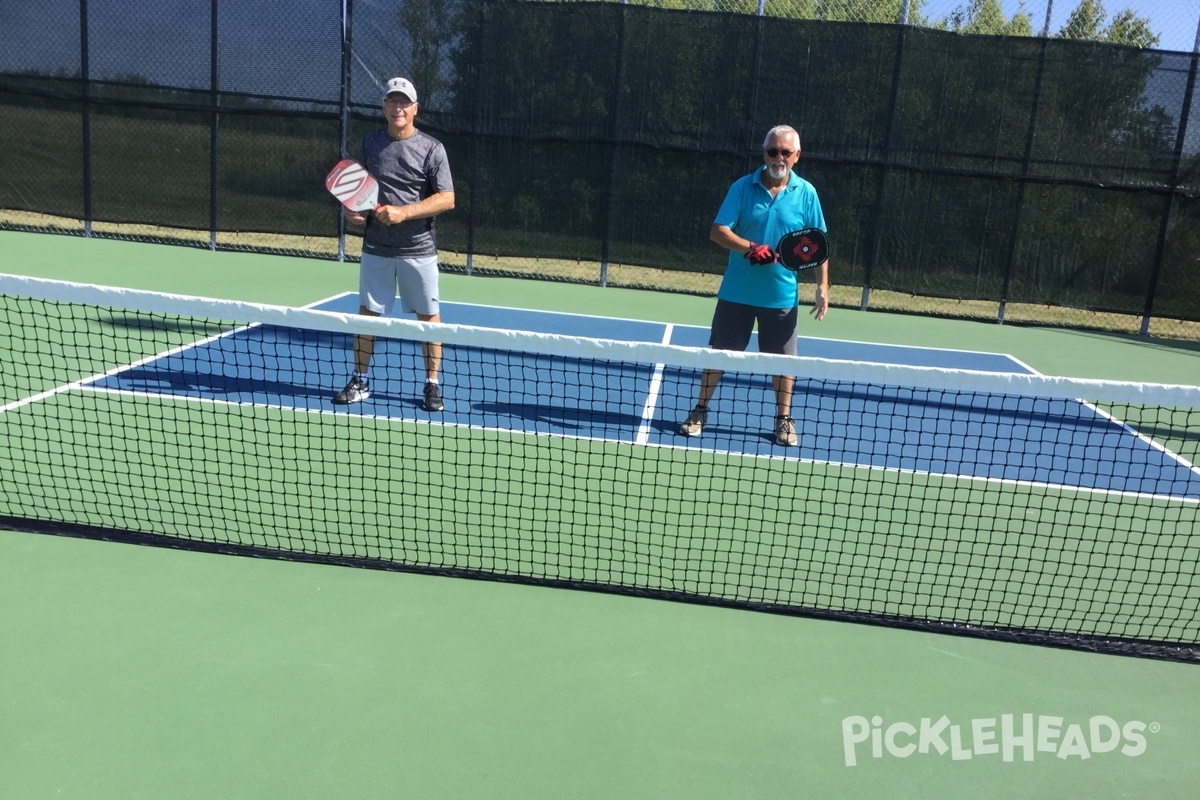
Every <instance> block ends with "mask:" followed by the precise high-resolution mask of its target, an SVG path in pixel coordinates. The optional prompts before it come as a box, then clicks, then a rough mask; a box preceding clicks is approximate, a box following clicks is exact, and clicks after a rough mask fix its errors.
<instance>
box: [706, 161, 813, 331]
mask: <svg viewBox="0 0 1200 800" xmlns="http://www.w3.org/2000/svg"><path fill="white" fill-rule="evenodd" d="M764 169H766V166H765V165H764V166H762V167H759V168H758V169H757V170H755V171H754V172H752V173H751V174H749V175H746V176H745V177H742V178H738V179H737V180H736V181H734V182H733V185H732V186H730V187H729V192H728V194H726V195H725V201H724V202H723V203H721V208H720V210H719V211H717V218H716V219H715V220H713V222H714V224H716V225H725V226H728V227H729V229H730V230H732V231H733V232H734V233H736V234H737V235H738V236H741V237H742V238H745V239H749V240H750V241H752V242H755V243H756V244H766V245H770V246H771V247H776V246H777V245H778V244H779V240H780V239H782V238H783V235H784V234H785V233H790V232H791V231H795V230H800V229H801V228H820V229H821V230H825V215H824V214H822V213H821V201H820V200H819V199H818V198H817V190H816V189H815V188H813V185H812V184H811V183H809V182H808V181H806V180H804V179H803V178H801V177H800V176H799V175H797V174H796V173H794V172H792V173H790V176H789V178H788V183H787V186H785V187H784V188H783V190H782V191H781V192H779V194H777V195H775V197H771V193H770V192H768V191H767V188H766V187H765V186H763V185H762V181H761V180H760V176H761V175H762V171H763V170H764ZM717 297H719V298H721V299H722V300H729V301H731V302H734V303H742V304H744V305H748V306H759V307H760V308H794V307H795V306H796V305H797V304H798V303H799V301H800V293H799V291H798V288H797V273H795V272H792V271H791V270H789V269H787V268H786V267H784V266H782V265H780V264H768V265H765V266H764V265H757V264H751V263H750V259H748V258H746V256H744V255H743V254H742V253H739V252H736V251H734V250H730V251H729V260H728V261H727V262H726V266H725V276H724V277H723V278H722V279H721V288H720V289H718V290H717Z"/></svg>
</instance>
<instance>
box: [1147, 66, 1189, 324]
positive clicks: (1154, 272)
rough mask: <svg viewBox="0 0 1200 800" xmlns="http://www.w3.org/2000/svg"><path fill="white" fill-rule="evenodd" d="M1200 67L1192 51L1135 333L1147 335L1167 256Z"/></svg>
mask: <svg viewBox="0 0 1200 800" xmlns="http://www.w3.org/2000/svg"><path fill="white" fill-rule="evenodd" d="M1197 66H1200V53H1198V52H1197V51H1196V49H1193V51H1192V63H1191V66H1189V67H1188V79H1187V88H1186V89H1184V91H1183V108H1182V109H1181V110H1180V112H1179V129H1178V131H1177V132H1176V134H1175V154H1174V156H1172V159H1171V177H1170V185H1169V186H1168V187H1167V190H1168V194H1167V200H1166V202H1165V203H1163V214H1162V219H1161V220H1160V221H1159V224H1158V239H1157V240H1156V241H1155V243H1154V261H1153V262H1152V266H1151V267H1150V285H1149V286H1147V287H1146V306H1145V308H1144V309H1143V310H1142V326H1141V330H1140V331H1139V334H1140V335H1141V336H1149V335H1150V319H1151V314H1152V312H1153V310H1154V295H1155V293H1156V292H1157V291H1158V280H1159V278H1160V276H1161V275H1162V264H1163V259H1164V258H1166V253H1167V231H1168V230H1169V229H1170V227H1171V216H1172V215H1173V213H1174V211H1175V198H1176V197H1178V196H1179V194H1180V191H1179V177H1180V175H1179V173H1180V169H1181V168H1182V165H1183V147H1184V144H1185V142H1186V140H1187V129H1188V118H1189V117H1190V116H1191V110H1192V96H1193V94H1194V93H1195V91H1196V68H1197Z"/></svg>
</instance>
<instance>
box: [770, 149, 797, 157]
mask: <svg viewBox="0 0 1200 800" xmlns="http://www.w3.org/2000/svg"><path fill="white" fill-rule="evenodd" d="M763 152H764V153H766V154H767V155H769V156H770V157H771V158H774V157H775V156H783V157H784V158H790V157H791V155H792V153H794V152H796V151H795V150H784V149H782V148H779V147H764V148H763Z"/></svg>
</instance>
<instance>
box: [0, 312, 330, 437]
mask: <svg viewBox="0 0 1200 800" xmlns="http://www.w3.org/2000/svg"><path fill="white" fill-rule="evenodd" d="M336 297H340V295H334V296H333V297H327V298H325V299H324V300H317V301H316V302H314V303H309V304H308V305H306V306H303V308H312V307H314V306H318V305H321V304H323V303H328V302H330V301H331V300H333V299H335V298H336ZM259 325H261V323H258V322H252V323H250V324H249V325H239V326H238V327H236V328H232V329H230V330H228V331H225V332H224V333H219V334H216V335H215V336H208V337H205V338H204V339H197V340H196V341H194V342H189V343H188V344H183V345H180V346H178V347H174V348H172V349H170V350H166V351H163V352H160V353H155V354H154V355H152V356H146V357H145V358H143V359H140V360H138V361H134V362H133V363H132V364H123V365H121V366H119V367H113V368H112V369H110V370H108V371H107V372H97V373H96V374H94V375H91V376H89V377H87V378H80V379H79V380H77V381H71V382H70V383H64V384H62V385H60V386H56V387H54V388H53V389H47V390H46V391H44V392H38V393H37V394H34V395H30V396H29V397H23V398H21V399H20V400H14V401H13V402H11V403H6V404H5V405H2V406H0V414H3V413H5V412H8V411H15V410H16V409H18V408H21V407H22V406H26V405H29V404H30V403H36V402H38V401H41V400H47V399H49V398H51V397H54V396H55V395H56V394H62V393H63V392H67V391H70V390H72V389H83V388H86V387H89V386H90V385H91V384H93V383H96V382H97V381H102V380H104V379H105V378H111V377H113V376H114V375H119V374H121V373H122V372H125V371H127V370H131V369H134V368H136V367H140V366H143V365H145V364H149V363H150V362H152V361H157V360H158V359H160V358H168V357H170V356H173V355H176V354H178V353H182V352H185V351H187V350H191V349H193V348H196V347H202V346H204V345H206V344H209V343H211V342H215V341H217V340H218V339H223V338H225V337H226V336H232V335H233V334H235V333H242V332H243V331H248V330H250V329H251V328H257V327H259Z"/></svg>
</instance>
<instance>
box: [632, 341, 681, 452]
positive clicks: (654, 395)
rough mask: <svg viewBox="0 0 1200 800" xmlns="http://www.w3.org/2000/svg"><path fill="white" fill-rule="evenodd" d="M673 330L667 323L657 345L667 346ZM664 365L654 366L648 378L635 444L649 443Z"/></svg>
mask: <svg viewBox="0 0 1200 800" xmlns="http://www.w3.org/2000/svg"><path fill="white" fill-rule="evenodd" d="M674 330H675V325H674V323H670V322H668V323H667V327H666V330H664V331H663V337H662V341H661V342H659V344H668V343H669V342H670V341H671V333H672V332H673V331H674ZM665 368H666V364H655V365H654V374H653V375H652V376H651V377H650V391H649V393H648V394H647V395H646V405H644V406H642V422H641V424H640V425H638V431H637V436H635V437H634V442H635V443H637V444H646V443H647V442H649V441H650V423H651V422H652V421H653V420H654V407H655V406H656V405H657V404H658V395H659V393H660V392H661V390H662V378H663V370H664V369H665Z"/></svg>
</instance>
